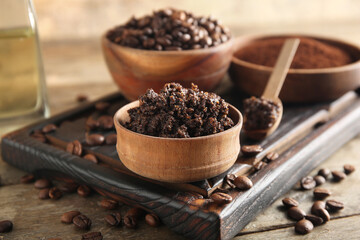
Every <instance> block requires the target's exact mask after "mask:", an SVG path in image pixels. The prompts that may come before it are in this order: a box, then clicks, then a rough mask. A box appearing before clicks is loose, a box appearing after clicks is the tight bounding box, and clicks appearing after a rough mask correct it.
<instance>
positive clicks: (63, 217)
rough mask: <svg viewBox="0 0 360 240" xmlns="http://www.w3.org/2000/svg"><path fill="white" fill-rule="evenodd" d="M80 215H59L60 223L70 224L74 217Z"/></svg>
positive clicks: (69, 213) (68, 213) (78, 213)
mask: <svg viewBox="0 0 360 240" xmlns="http://www.w3.org/2000/svg"><path fill="white" fill-rule="evenodd" d="M80 214H81V213H80V212H79V211H70V212H66V213H64V214H63V215H61V218H60V220H61V222H62V223H67V224H70V223H72V222H73V219H74V217H76V216H77V215H80Z"/></svg>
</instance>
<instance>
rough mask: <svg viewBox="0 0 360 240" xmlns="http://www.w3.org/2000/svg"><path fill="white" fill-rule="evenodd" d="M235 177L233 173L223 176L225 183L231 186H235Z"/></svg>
mask: <svg viewBox="0 0 360 240" xmlns="http://www.w3.org/2000/svg"><path fill="white" fill-rule="evenodd" d="M235 178H236V176H235V175H234V174H227V175H226V177H225V183H226V184H227V185H228V186H229V187H231V188H236V186H235V184H234V180H235Z"/></svg>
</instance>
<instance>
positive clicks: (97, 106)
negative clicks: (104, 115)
mask: <svg viewBox="0 0 360 240" xmlns="http://www.w3.org/2000/svg"><path fill="white" fill-rule="evenodd" d="M109 107H110V103H107V102H97V103H95V109H96V110H98V111H100V112H104V111H105V110H107V109H108V108H109Z"/></svg>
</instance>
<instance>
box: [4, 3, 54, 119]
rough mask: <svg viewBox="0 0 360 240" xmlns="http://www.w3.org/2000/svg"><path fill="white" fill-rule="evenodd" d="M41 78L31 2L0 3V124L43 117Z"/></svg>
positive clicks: (44, 96) (41, 66) (42, 83)
mask: <svg viewBox="0 0 360 240" xmlns="http://www.w3.org/2000/svg"><path fill="white" fill-rule="evenodd" d="M48 114H49V112H48V107H47V98H46V87H45V77H44V70H43V65H42V59H41V53H40V47H39V41H38V35H37V28H36V19H35V12H34V8H33V5H32V2H31V0H1V1H0V121H1V120H4V119H7V120H9V119H13V118H20V117H21V118H32V117H39V116H40V117H47V116H48Z"/></svg>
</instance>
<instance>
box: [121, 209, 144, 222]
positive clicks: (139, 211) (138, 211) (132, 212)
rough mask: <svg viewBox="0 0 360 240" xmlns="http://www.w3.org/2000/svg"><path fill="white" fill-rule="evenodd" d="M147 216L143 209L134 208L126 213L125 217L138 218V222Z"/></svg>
mask: <svg viewBox="0 0 360 240" xmlns="http://www.w3.org/2000/svg"><path fill="white" fill-rule="evenodd" d="M145 214H146V212H145V211H144V210H143V209H142V208H137V207H133V208H130V209H129V210H128V211H127V212H126V214H125V216H133V217H135V218H136V220H138V219H140V218H142V217H144V216H145Z"/></svg>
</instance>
